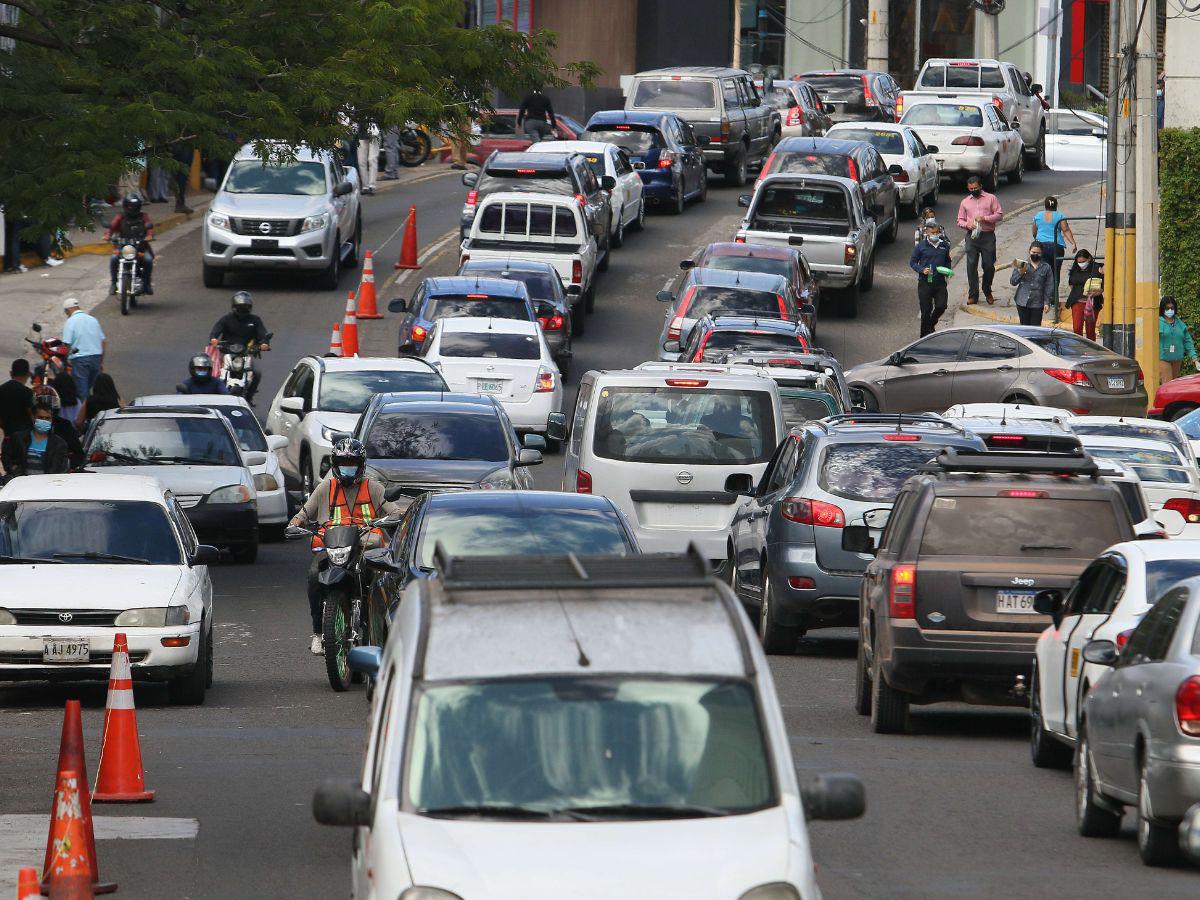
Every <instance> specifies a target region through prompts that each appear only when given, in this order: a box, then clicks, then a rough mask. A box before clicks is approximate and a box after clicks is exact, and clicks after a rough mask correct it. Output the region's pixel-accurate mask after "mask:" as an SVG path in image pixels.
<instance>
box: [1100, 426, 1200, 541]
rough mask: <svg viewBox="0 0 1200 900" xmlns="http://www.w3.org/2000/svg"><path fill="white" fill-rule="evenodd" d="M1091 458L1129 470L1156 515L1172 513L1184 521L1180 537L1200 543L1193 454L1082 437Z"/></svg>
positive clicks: (1162, 444)
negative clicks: (1134, 476)
mask: <svg viewBox="0 0 1200 900" xmlns="http://www.w3.org/2000/svg"><path fill="white" fill-rule="evenodd" d="M1079 440H1080V442H1081V443H1082V444H1083V446H1084V448H1085V449H1086V450H1087V451H1088V453H1090V454H1091V455H1092V456H1094V457H1096V458H1097V459H1108V460H1112V461H1113V462H1119V463H1122V464H1123V465H1127V466H1129V467H1130V468H1131V469H1133V471H1134V472H1136V473H1137V476H1138V478H1140V479H1141V481H1142V489H1143V490H1144V491H1145V492H1146V499H1148V500H1149V501H1150V509H1151V510H1152V511H1153V512H1154V514H1155V515H1158V514H1159V513H1160V512H1163V511H1166V510H1173V511H1175V512H1177V513H1178V514H1179V515H1180V516H1182V517H1183V521H1184V527H1183V529H1182V531H1181V532H1180V533H1179V534H1180V536H1181V537H1185V538H1190V539H1193V540H1195V539H1200V470H1197V469H1196V463H1195V461H1194V459H1193V457H1192V456H1191V450H1190V449H1189V450H1188V451H1186V456H1185V451H1182V450H1180V449H1179V447H1177V446H1175V445H1174V444H1170V443H1167V442H1166V441H1156V440H1147V439H1145V438H1129V437H1105V436H1103V435H1080V438H1079Z"/></svg>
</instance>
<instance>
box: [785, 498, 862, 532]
mask: <svg viewBox="0 0 1200 900" xmlns="http://www.w3.org/2000/svg"><path fill="white" fill-rule="evenodd" d="M779 512H780V513H781V514H782V515H783V517H784V518H785V519H787V520H788V521H789V522H798V523H799V524H801V525H820V526H821V527H822V528H845V527H846V514H845V513H844V512H842V510H841V507H838V506H834V505H833V504H832V503H826V502H825V501H824V500H809V499H807V498H805V497H786V498H784V500H783V502H782V503H781V504H780V505H779Z"/></svg>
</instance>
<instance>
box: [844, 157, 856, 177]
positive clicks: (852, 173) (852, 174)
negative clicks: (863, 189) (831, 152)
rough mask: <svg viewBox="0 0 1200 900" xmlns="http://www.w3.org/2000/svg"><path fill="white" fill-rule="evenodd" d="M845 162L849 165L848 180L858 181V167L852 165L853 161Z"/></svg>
mask: <svg viewBox="0 0 1200 900" xmlns="http://www.w3.org/2000/svg"><path fill="white" fill-rule="evenodd" d="M846 162H848V163H849V164H850V180H851V181H858V166H856V165H855V164H854V160H852V159H848V160H846Z"/></svg>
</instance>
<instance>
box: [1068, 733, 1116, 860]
mask: <svg viewBox="0 0 1200 900" xmlns="http://www.w3.org/2000/svg"><path fill="white" fill-rule="evenodd" d="M1097 800H1098V796H1097V792H1096V782H1095V781H1094V780H1093V779H1092V747H1091V743H1090V742H1089V741H1088V736H1087V722H1086V720H1085V721H1083V722H1081V723H1080V725H1079V742H1078V743H1077V744H1076V745H1075V827H1076V828H1077V829H1078V830H1079V833H1080V834H1081V835H1083V836H1084V837H1116V836H1117V833H1118V832H1120V830H1121V814H1120V813H1115V812H1113V811H1112V810H1110V809H1107V808H1106V807H1104V806H1101V805H1100V804H1099V803H1098V802H1097Z"/></svg>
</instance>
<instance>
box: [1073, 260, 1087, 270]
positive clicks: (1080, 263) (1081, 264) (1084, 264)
mask: <svg viewBox="0 0 1200 900" xmlns="http://www.w3.org/2000/svg"><path fill="white" fill-rule="evenodd" d="M1075 265H1077V266H1079V268H1081V269H1086V268H1087V260H1086V259H1077V260H1075Z"/></svg>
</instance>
